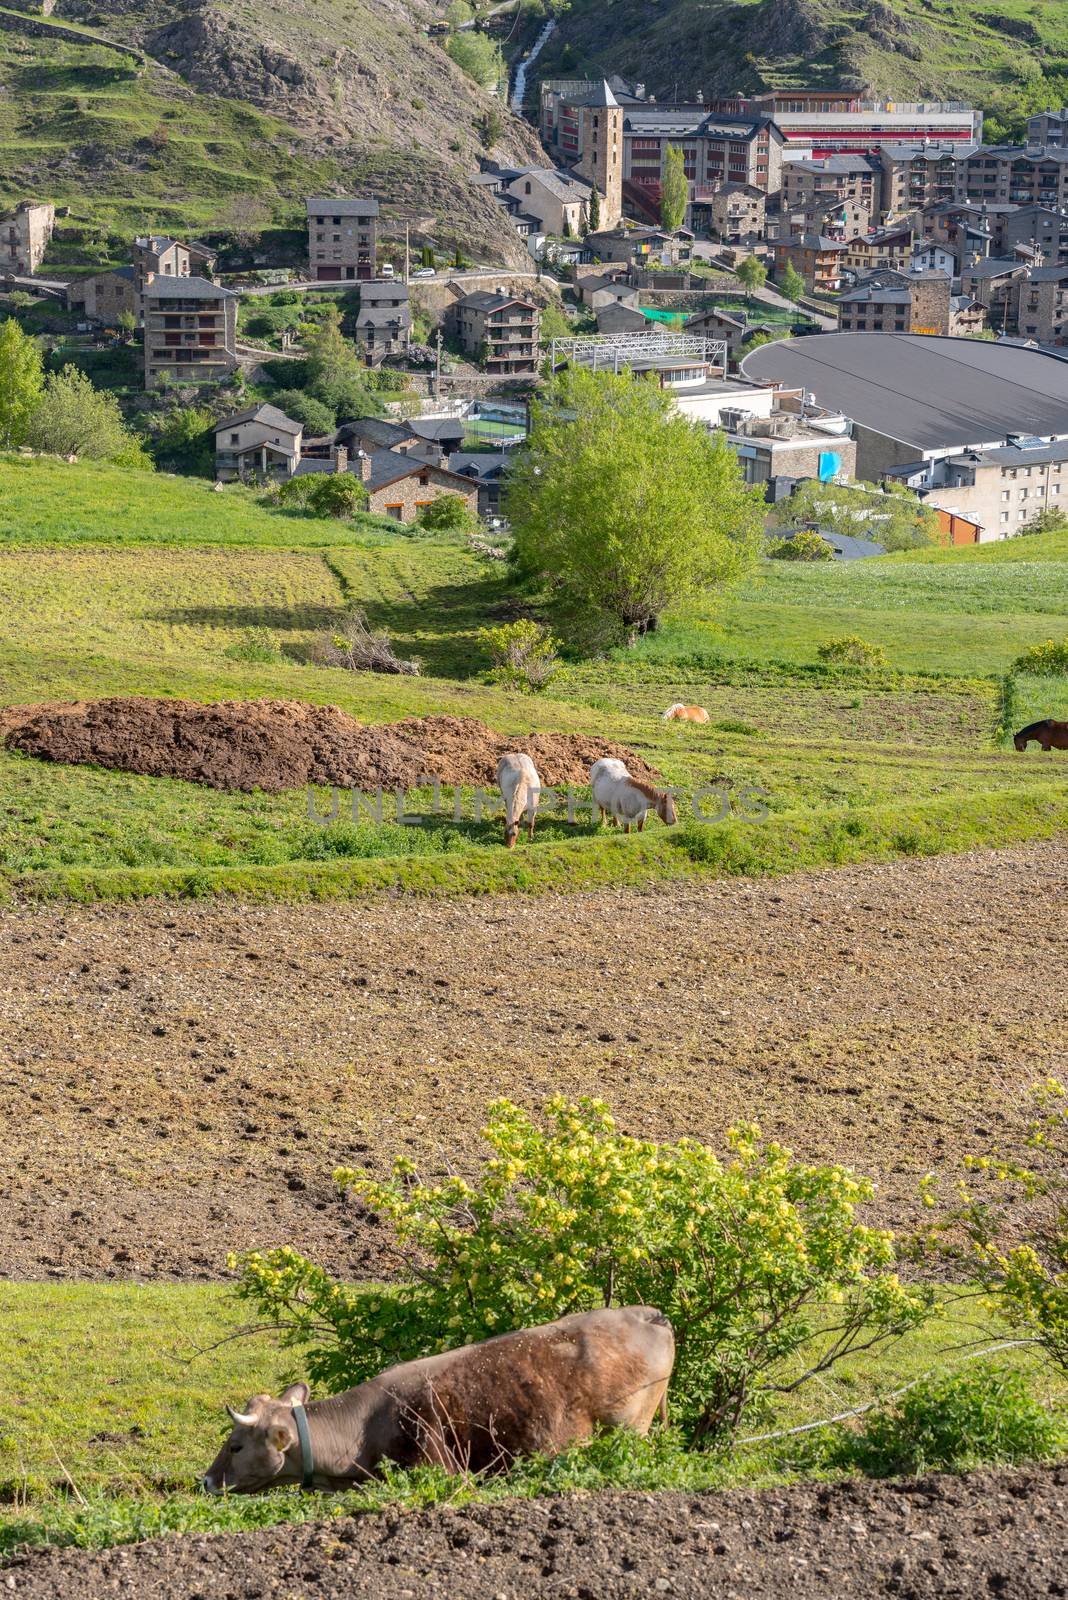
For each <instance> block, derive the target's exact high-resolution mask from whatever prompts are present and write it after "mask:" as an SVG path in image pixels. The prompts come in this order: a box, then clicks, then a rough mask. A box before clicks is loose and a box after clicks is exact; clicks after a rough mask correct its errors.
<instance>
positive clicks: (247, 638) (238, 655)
mask: <svg viewBox="0 0 1068 1600" xmlns="http://www.w3.org/2000/svg"><path fill="white" fill-rule="evenodd" d="M223 655H224V656H226V657H227V659H228V660H230V661H281V659H282V652H281V650H279V648H278V645H277V643H276V641H275V640H274V639H272V637H271V634H270V631H269V630H268V629H267V628H243V629H242V631H241V637H240V638H239V639H235V641H234V643H233V644H231V645H228V646H227V648H226V649H225V650H224V651H223Z"/></svg>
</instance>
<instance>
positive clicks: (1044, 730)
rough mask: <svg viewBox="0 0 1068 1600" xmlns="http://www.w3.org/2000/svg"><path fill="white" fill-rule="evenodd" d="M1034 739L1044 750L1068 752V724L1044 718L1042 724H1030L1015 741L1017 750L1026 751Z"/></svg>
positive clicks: (1021, 730) (1020, 732) (1022, 729)
mask: <svg viewBox="0 0 1068 1600" xmlns="http://www.w3.org/2000/svg"><path fill="white" fill-rule="evenodd" d="M1032 739H1034V740H1035V741H1036V742H1037V743H1038V744H1040V745H1041V746H1042V748H1043V750H1068V722H1054V721H1053V718H1052V717H1044V718H1043V719H1042V721H1041V722H1029V723H1028V724H1027V727H1026V728H1021V729H1020V731H1019V733H1018V734H1017V735H1016V737H1015V738H1014V739H1013V741H1012V742H1013V744H1014V745H1015V746H1016V748H1017V750H1026V749H1027V746H1028V744H1029V743H1030V741H1031V740H1032Z"/></svg>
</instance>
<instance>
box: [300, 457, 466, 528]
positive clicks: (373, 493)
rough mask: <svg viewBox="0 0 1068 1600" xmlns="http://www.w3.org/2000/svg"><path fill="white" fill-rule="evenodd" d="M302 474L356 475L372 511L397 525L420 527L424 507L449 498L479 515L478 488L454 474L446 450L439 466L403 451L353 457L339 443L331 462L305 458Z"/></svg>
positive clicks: (438, 459) (301, 465) (436, 460)
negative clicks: (420, 517)
mask: <svg viewBox="0 0 1068 1600" xmlns="http://www.w3.org/2000/svg"><path fill="white" fill-rule="evenodd" d="M297 472H298V474H299V475H301V476H303V475H304V474H305V473H309V472H351V473H353V474H355V476H356V477H358V478H359V479H360V481H361V482H362V483H363V485H364V487H365V488H366V490H367V509H368V511H370V512H372V513H373V514H374V515H375V516H380V517H392V518H393V519H394V520H395V521H397V522H416V521H417V520H418V518H419V514H420V512H421V511H422V510H423V509H424V507H425V506H428V505H431V504H432V503H433V501H435V500H436V499H438V498H439V496H441V495H443V494H456V495H459V496H460V498H461V499H462V500H463V501H464V503H465V505H466V506H467V507H468V509H469V510H470V511H471V512H472V514H475V513H477V511H478V485H477V483H476V482H474V481H473V480H472V479H471V478H470V477H467V476H464V475H463V474H461V473H458V472H453V471H451V470H450V468H449V465H448V458H447V457H446V456H445V455H444V454H443V453H442V452H441V451H440V450H438V451H436V452H435V457H434V459H433V460H425V459H423V458H421V457H420V456H418V455H414V454H410V455H405V454H404V453H403V452H402V451H400V450H389V449H385V450H370V451H367V450H363V449H357V450H356V451H355V452H354V453H350V452H349V450H348V448H347V446H345V445H343V444H337V443H335V444H334V446H333V448H332V449H331V452H330V455H329V458H328V459H326V460H321V459H315V458H312V457H309V456H308V455H305V456H304V458H303V459H302V460H301V462H300V465H299V466H298V467H297Z"/></svg>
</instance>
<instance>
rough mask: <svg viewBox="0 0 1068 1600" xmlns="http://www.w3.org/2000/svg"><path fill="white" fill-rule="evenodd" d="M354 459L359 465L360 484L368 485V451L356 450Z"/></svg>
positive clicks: (369, 456) (369, 471)
mask: <svg viewBox="0 0 1068 1600" xmlns="http://www.w3.org/2000/svg"><path fill="white" fill-rule="evenodd" d="M356 459H357V461H358V462H359V463H360V482H361V483H370V481H371V455H370V451H368V450H357V452H356Z"/></svg>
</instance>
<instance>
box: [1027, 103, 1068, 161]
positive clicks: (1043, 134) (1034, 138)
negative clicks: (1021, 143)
mask: <svg viewBox="0 0 1068 1600" xmlns="http://www.w3.org/2000/svg"><path fill="white" fill-rule="evenodd" d="M1027 142H1028V144H1029V145H1037V146H1039V147H1040V148H1041V149H1043V150H1050V149H1053V150H1059V149H1065V148H1066V147H1068V108H1065V107H1062V108H1061V110H1060V111H1050V110H1046V111H1039V112H1037V113H1036V115H1035V116H1033V117H1028V119H1027Z"/></svg>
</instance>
